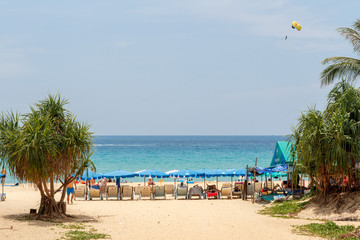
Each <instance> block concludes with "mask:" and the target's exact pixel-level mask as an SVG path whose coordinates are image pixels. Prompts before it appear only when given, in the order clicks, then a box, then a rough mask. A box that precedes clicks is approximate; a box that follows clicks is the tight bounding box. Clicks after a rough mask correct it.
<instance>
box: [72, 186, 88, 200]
mask: <svg viewBox="0 0 360 240" xmlns="http://www.w3.org/2000/svg"><path fill="white" fill-rule="evenodd" d="M74 196H75V199H76V200H78V199H81V198H83V199H84V200H85V199H86V193H85V188H82V187H81V188H77V189H75V194H74Z"/></svg>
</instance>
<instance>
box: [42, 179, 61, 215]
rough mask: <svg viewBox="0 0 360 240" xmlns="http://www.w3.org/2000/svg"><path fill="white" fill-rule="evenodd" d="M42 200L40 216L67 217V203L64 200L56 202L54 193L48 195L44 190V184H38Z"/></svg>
mask: <svg viewBox="0 0 360 240" xmlns="http://www.w3.org/2000/svg"><path fill="white" fill-rule="evenodd" d="M38 187H39V190H40V193H41V200H40V206H39V211H38V216H44V217H50V218H64V217H66V205H65V202H64V201H61V200H60V201H59V202H56V200H55V198H54V197H53V195H54V194H50V195H47V194H45V192H44V191H43V186H42V184H38Z"/></svg>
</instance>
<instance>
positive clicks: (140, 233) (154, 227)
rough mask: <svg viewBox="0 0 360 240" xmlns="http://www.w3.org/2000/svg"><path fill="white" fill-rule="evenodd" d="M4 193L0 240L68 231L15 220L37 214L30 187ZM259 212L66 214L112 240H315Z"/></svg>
mask: <svg viewBox="0 0 360 240" xmlns="http://www.w3.org/2000/svg"><path fill="white" fill-rule="evenodd" d="M5 190H6V193H7V199H6V201H3V202H0V239H36V240H38V239H58V238H60V237H61V236H63V233H64V232H66V231H68V230H66V229H62V228H60V227H57V226H55V224H54V223H51V222H43V221H19V220H17V219H18V218H19V217H21V216H23V215H24V214H27V213H29V209H30V208H38V206H39V200H40V194H39V192H38V191H36V190H34V189H33V188H32V187H30V186H29V185H21V186H19V187H6V188H5ZM261 208H262V205H260V204H256V203H255V204H252V203H251V201H249V200H248V201H243V200H240V199H233V200H228V199H222V200H173V199H167V200H126V201H116V200H108V201H106V200H103V201H99V200H92V201H83V200H77V201H75V202H74V204H70V205H68V206H67V213H68V214H71V215H73V216H76V217H77V218H76V220H85V221H89V222H87V223H85V224H86V225H91V226H92V227H94V228H95V229H97V230H98V232H99V233H106V234H109V235H110V236H111V239H214V240H215V239H216V240H219V239H266V240H270V239H276V240H281V239H286V240H288V239H317V238H314V237H308V236H299V235H296V234H294V233H292V225H300V224H308V223H310V222H311V221H309V220H299V219H282V218H273V217H269V216H264V215H260V214H258V213H257V211H258V210H259V209H261ZM312 222H313V221H312Z"/></svg>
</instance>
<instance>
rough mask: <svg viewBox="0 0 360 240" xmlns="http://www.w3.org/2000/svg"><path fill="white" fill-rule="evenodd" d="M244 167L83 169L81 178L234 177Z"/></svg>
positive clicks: (279, 169)
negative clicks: (169, 169)
mask: <svg viewBox="0 0 360 240" xmlns="http://www.w3.org/2000/svg"><path fill="white" fill-rule="evenodd" d="M256 170H257V172H258V173H259V174H263V173H277V172H286V171H287V167H286V166H278V167H274V168H259V167H256ZM246 172H247V171H246V169H226V170H223V169H201V170H192V169H185V170H171V171H168V172H162V171H159V170H156V169H150V170H141V171H137V172H129V171H125V170H116V171H111V172H108V173H96V172H93V171H84V172H83V174H82V177H81V179H83V180H86V179H87V180H90V179H91V178H93V179H97V178H102V177H107V178H131V177H157V178H169V177H180V178H184V177H187V178H188V177H197V178H205V177H206V178H209V177H235V176H245V175H246ZM248 174H249V176H250V174H252V171H251V170H250V171H249V173H248Z"/></svg>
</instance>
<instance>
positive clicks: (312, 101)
mask: <svg viewBox="0 0 360 240" xmlns="http://www.w3.org/2000/svg"><path fill="white" fill-rule="evenodd" d="M0 7H1V11H0V28H1V32H0V81H1V83H2V87H1V89H0V110H1V111H8V110H14V111H19V112H22V113H25V112H27V111H29V105H30V104H32V103H34V102H36V101H37V100H40V99H42V98H44V97H45V96H46V95H47V94H48V93H57V92H59V93H61V95H63V96H64V97H66V98H68V99H69V100H70V105H69V106H68V108H69V109H70V110H71V111H72V112H73V113H75V114H76V115H77V117H78V119H79V120H81V121H87V122H89V123H91V124H92V131H93V132H95V134H97V135H110V134H111V135H177V134H181V135H187V134H190V135H198V134H199V135H218V134H220V135H268V134H271V135H272V134H274V135H277V134H288V133H290V128H291V126H292V125H294V124H296V120H297V118H298V117H299V114H300V112H301V111H304V110H306V109H307V108H308V106H313V105H316V106H317V107H318V108H319V109H323V108H324V105H325V100H326V94H327V92H328V91H329V90H330V88H331V86H330V87H325V88H320V80H319V75H320V72H321V70H322V69H323V68H324V66H322V65H321V61H322V60H323V59H324V58H326V57H332V56H349V57H356V56H355V55H354V53H353V52H352V48H351V46H350V44H349V43H348V42H346V41H345V40H344V39H343V38H342V37H341V36H340V35H339V34H338V33H337V31H336V29H337V28H338V27H350V26H351V24H352V23H353V22H354V21H355V20H356V19H357V18H359V17H360V16H359V15H358V14H359V9H360V1H358V0H349V1H329V0H328V1H325V0H319V1H310V0H308V1H291V0H273V1H268V0H263V1H261V0H260V1H242V0H219V1H214V0H191V1H190V0H189V1H187V0H184V1H157V0H152V1H146V0H144V1H141V0H139V1H119V0H118V1H90V0H86V1H56V2H55V1H36V0H33V1H0ZM294 20H296V21H298V22H299V23H300V24H301V25H302V26H303V29H302V30H301V31H300V32H298V31H296V30H293V29H291V27H290V26H291V23H292V21H294ZM286 35H287V36H288V39H287V40H286V41H285V40H284V37H285V36H286Z"/></svg>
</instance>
